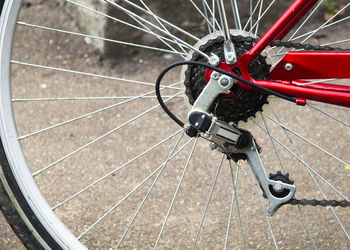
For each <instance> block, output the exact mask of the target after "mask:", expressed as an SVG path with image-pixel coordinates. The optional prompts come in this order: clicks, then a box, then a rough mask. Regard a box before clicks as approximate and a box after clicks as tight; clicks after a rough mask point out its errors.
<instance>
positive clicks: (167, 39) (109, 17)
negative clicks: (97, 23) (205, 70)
mask: <svg viewBox="0 0 350 250" xmlns="http://www.w3.org/2000/svg"><path fill="white" fill-rule="evenodd" d="M65 1H66V2H68V3H71V4H73V5H75V6H78V7H80V8H83V9H86V10H88V11H90V12H92V13H95V14H97V15H100V16H104V17H106V18H108V19H110V20H113V21H114V22H118V23H122V24H124V25H126V26H128V27H131V28H133V29H137V30H140V31H142V32H145V33H147V34H151V35H153V36H155V37H157V38H161V39H162V40H163V41H167V42H170V43H175V44H176V41H175V40H172V39H169V38H167V37H164V36H161V35H159V34H156V33H154V32H153V31H152V30H150V29H143V28H141V27H138V26H136V25H133V24H131V23H128V22H126V21H123V20H120V19H118V18H116V17H113V16H110V15H106V14H105V13H103V12H100V11H97V10H94V9H92V8H89V7H87V6H85V5H82V4H80V3H77V2H74V1H72V0H65ZM167 45H169V43H167Z"/></svg>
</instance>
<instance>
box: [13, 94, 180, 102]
mask: <svg viewBox="0 0 350 250" xmlns="http://www.w3.org/2000/svg"><path fill="white" fill-rule="evenodd" d="M162 97H163V98H169V97H171V96H169V95H162ZM134 98H138V99H146V100H152V99H157V96H88V97H46V98H14V99H12V100H11V102H55V101H106V100H121V99H122V100H123V99H134ZM177 98H184V96H177Z"/></svg>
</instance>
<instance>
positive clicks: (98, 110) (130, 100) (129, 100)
mask: <svg viewBox="0 0 350 250" xmlns="http://www.w3.org/2000/svg"><path fill="white" fill-rule="evenodd" d="M176 84H177V83H175V84H173V85H176ZM154 92H155V91H154V90H152V91H149V92H147V93H144V94H141V95H139V96H135V97H133V98H130V99H127V100H125V101H122V102H118V103H115V104H112V105H109V106H107V107H103V108H100V109H97V110H95V111H92V112H89V113H86V114H84V115H81V116H78V117H74V118H72V119H69V120H66V121H63V122H60V123H57V124H54V125H52V126H49V127H46V128H43V129H39V130H37V131H35V132H32V133H29V134H26V135H22V136H20V137H18V139H19V140H24V139H27V138H29V137H31V136H34V135H38V134H41V133H44V132H47V131H49V130H52V129H55V128H58V127H61V126H64V125H67V124H69V123H72V122H76V121H78V120H81V119H84V118H86V117H90V116H92V115H95V114H98V113H101V112H104V111H107V110H109V109H112V108H115V107H119V106H121V105H124V104H128V103H130V102H133V101H136V100H138V99H139V98H141V97H145V96H147V95H149V94H154ZM179 93H182V92H179ZM179 93H178V94H179ZM169 98H173V97H172V96H170V97H169Z"/></svg>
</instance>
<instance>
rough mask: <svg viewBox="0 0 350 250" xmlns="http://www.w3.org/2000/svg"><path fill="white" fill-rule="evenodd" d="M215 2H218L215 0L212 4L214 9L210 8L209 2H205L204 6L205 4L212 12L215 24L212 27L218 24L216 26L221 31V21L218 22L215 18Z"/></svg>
mask: <svg viewBox="0 0 350 250" xmlns="http://www.w3.org/2000/svg"><path fill="white" fill-rule="evenodd" d="M215 1H216V0H213V2H212V8H210V6H209V5H208V2H207V1H206V0H204V4H205V6H206V7H207V10H208V11H209V12H210V14H211V16H212V18H213V24H212V26H214V27H215V24H216V26H217V27H218V29H219V30H221V26H220V24H219V21H218V20H217V18H216V16H215ZM215 31H216V29H215Z"/></svg>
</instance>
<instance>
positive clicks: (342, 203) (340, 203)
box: [194, 35, 350, 207]
mask: <svg viewBox="0 0 350 250" xmlns="http://www.w3.org/2000/svg"><path fill="white" fill-rule="evenodd" d="M233 39H234V41H235V42H245V43H247V44H254V43H256V42H257V41H258V40H259V38H253V37H246V36H240V35H238V36H234V37H233ZM269 46H276V47H284V48H288V49H297V50H306V51H350V49H342V48H338V47H330V46H322V45H311V44H302V43H293V42H290V41H288V42H284V41H281V40H275V41H272V42H271V43H270V44H269ZM195 54H196V53H195ZM198 56H199V55H198V54H197V55H195V56H194V57H195V58H197V57H198ZM286 204H290V205H301V206H322V207H329V206H330V207H350V201H349V200H316V199H296V198H292V199H291V200H290V201H289V202H287V203H286Z"/></svg>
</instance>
